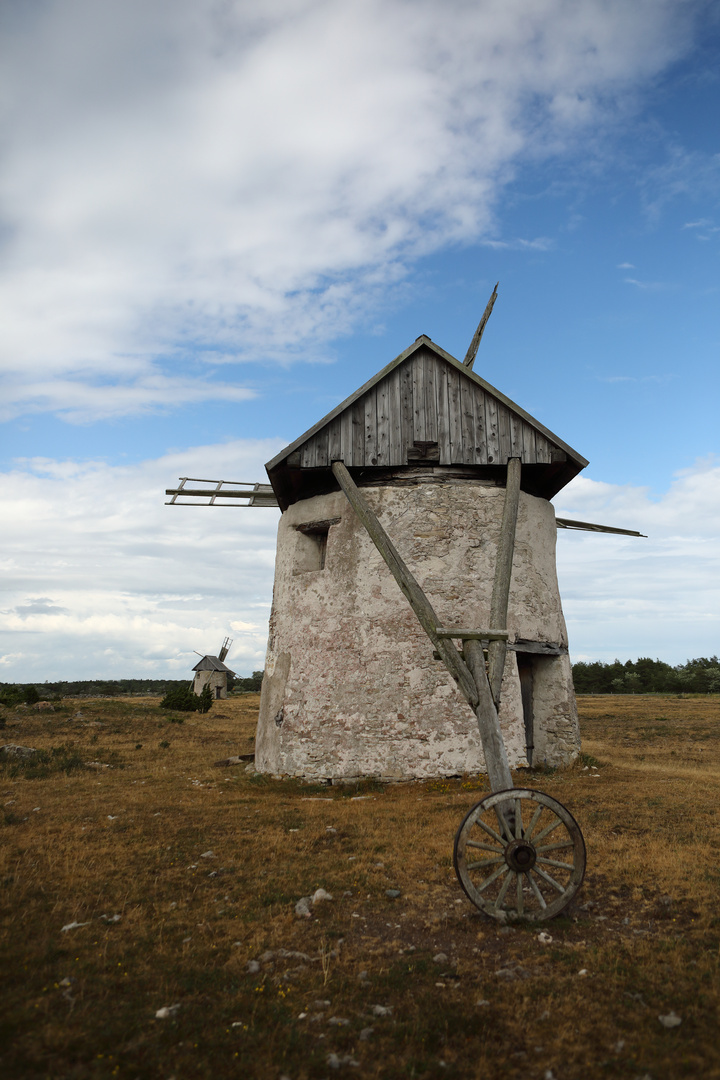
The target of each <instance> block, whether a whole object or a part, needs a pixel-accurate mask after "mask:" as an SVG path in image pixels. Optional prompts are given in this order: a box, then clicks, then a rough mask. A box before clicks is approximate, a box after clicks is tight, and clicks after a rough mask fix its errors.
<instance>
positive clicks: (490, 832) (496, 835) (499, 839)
mask: <svg viewBox="0 0 720 1080" xmlns="http://www.w3.org/2000/svg"><path fill="white" fill-rule="evenodd" d="M475 824H476V825H479V826H480V828H481V829H484V830H485V832H486V833H487V834H488V836H492V838H493V840H497V842H498V844H499V845H500V847H501V848H504V847H505V841H504V840H503V838H502V836H500V835H499V833H496V832H495V830H494V829H493V828H491V827H490V826H489V825H488V824H487V823H486V822H484V821H481V820H480V818H478V819H477V821H476V822H475Z"/></svg>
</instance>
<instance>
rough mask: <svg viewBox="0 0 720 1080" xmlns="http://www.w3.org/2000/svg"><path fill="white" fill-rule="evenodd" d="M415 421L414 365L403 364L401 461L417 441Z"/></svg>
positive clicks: (401, 386) (401, 378)
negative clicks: (415, 440)
mask: <svg viewBox="0 0 720 1080" xmlns="http://www.w3.org/2000/svg"><path fill="white" fill-rule="evenodd" d="M414 431H415V419H414V416H413V374H412V364H411V363H407V364H403V366H402V367H401V368H400V454H399V460H400V461H401V462H403V464H404V462H405V460H406V457H407V451H408V447H409V446H412V444H413V441H414V439H415V435H414Z"/></svg>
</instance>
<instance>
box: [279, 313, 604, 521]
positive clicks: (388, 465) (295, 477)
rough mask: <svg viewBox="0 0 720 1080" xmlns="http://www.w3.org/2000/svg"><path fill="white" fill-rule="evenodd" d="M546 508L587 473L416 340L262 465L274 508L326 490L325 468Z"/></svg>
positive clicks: (544, 433) (508, 405) (567, 451)
mask: <svg viewBox="0 0 720 1080" xmlns="http://www.w3.org/2000/svg"><path fill="white" fill-rule="evenodd" d="M509 457H520V458H521V459H522V462H523V484H522V486H523V489H524V490H525V491H528V492H529V493H530V494H534V495H540V496H542V497H543V498H546V499H549V498H552V496H553V495H555V494H556V493H557V492H558V491H559V490H560V489H561V488H562V487H564V486H565V484H567V483H568V482H569V481H570V480H571V479H572V478H573V476H576V475H577V473H579V472H580V470H581V469H584V468H585V466H586V465H587V464H588V463H587V460H586V459H585V458H584V457H582V456H581V455H580V454H578V452H577V451H576V450H573V449H572V447H571V446H568V444H567V443H565V442H563V440H562V439H560V438H558V436H557V435H555V434H553V432H552V431H549V430H548V428H546V427H545V426H544V425H543V424H541V423H540V422H539V421H538V420H536V419H535V418H534V417H533V416H531V415H530V414H529V413H527V412H525V410H524V409H522V408H521V407H520V406H519V405H516V404H515V402H514V401H511V400H510V398H508V397H506V396H505V394H503V393H501V391H499V390H496V389H495V387H493V386H491V385H490V384H489V383H488V382H486V381H485V380H484V379H483V378H481V377H480V376H479V375H477V374H476V373H475V372H474V371H472V370H471V369H470V368H468V367H465V366H464V365H463V364H461V363H460V362H459V361H458V360H456V359H455V357H454V356H451V355H450V354H449V353H447V352H445V350H444V349H441V348H440V347H439V346H438V345H436V344H435V343H434V342H432V341H431V340H430V338H428V337H426V336H425V335H424V334H423V335H422V336H421V337H419V338H418V339H417V340H416V341H415V342H414V343H413V344H412V345H411V346H410V348H408V349H406V350H405V352H403V353H401V354H400V356H398V357H396V359H395V360H393V361H392V362H391V363H390V364H388V365H387V367H385V368H383V369H382V371H379V372H378V373H377V375H374V376H373V378H372V379H370V380H369V381H368V382H366V383H365V384H364V385H363V386H361V387H360V388H359V389H358V390H356V391H355V393H354V394H351V395H350V397H348V398H346V399H345V401H343V402H341V404H340V405H337V406H336V407H335V408H334V409H333V410H332V412H329V413H328V414H327V416H324V417H323V418H322V420H319V421H318V422H317V423H316V424H314V425H313V427H311V428H310V429H309V431H306V432H305V433H304V434H303V435H301V436H300V437H299V438H297V439H296V440H295V441H294V442H292V443H290V445H289V446H286V447H285V449H284V450H282V451H281V452H280V453H279V454H277V455H276V456H275V457H274V458H273V459H272V461H269V462H268V463H267V465H266V469H267V473H268V476H269V478H270V483H271V484H272V486H273V489H274V491H275V494H276V496H277V499H278V503H279V504H280V507H281V508H282V509H285V508H286V507H287V506H288V505H289V504H290V503H292V502H295V501H297V500H298V499H302V498H307V497H308V496H309V495H312V494H318V493H320V492H321V491H324V490H325V491H329V490H332V489H333V488H334V487H335V483H334V478H333V476H332V472H331V469H330V467H331V465H332V462H333V461H337V460H341V461H344V463H345V465H346V466H347V468H348V469H351V470H362V476H363V477H365V478H366V479H370V478H371V477H372V475H373V474H374V473H376V474H377V475H378V478H380V475H381V473H382V472H383V471H386V470H393V471H395V470H398V469H400V470H402V469H403V468H408V467H412V466H416V465H417V464H418V463H423V464H429V463H433V464H437V465H445V466H453V467H460V468H462V469H463V470H465V471H467V472H468V473H470V474H476V475H483V476H496V477H499V476H500V475H501V473H504V471H505V466H506V464H507V460H508V458H509Z"/></svg>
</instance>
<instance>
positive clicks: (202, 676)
mask: <svg viewBox="0 0 720 1080" xmlns="http://www.w3.org/2000/svg"><path fill="white" fill-rule="evenodd" d="M231 645H232V639H231V638H229V637H226V638H225V639H224V641H223V643H222V647H221V649H220V652H219V653H218V655H217V656H210V655H209V654H208V655H203V654H202V653H197V655H198V656H199V657H200V661H199V663H197V664H196V665H195V667H194V668H193V671H194V672H195V677H194V679H193V687H192V688H193V693H194V694H197V695H198V697H199V696H200V694H202V692H203V690H204V689H205V687H206V686H209V687H210V690H211V693H212V695H213V697H214V698H215V699H216V700H217V701H219V700H220V699H221V698H226V697H227V695H228V675H234V674H235V672H234V671H231V670H230V668H229V667H226V665H225V658H226V657H227V654H228V652H229V651H230V646H231ZM194 651H195V652H197V649H196V650H194Z"/></svg>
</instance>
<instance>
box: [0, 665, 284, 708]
mask: <svg viewBox="0 0 720 1080" xmlns="http://www.w3.org/2000/svg"><path fill="white" fill-rule="evenodd" d="M262 677H263V673H262V671H253V673H252V675H249V676H248V677H247V678H241V677H238V676H237V675H236V676H234V677H233V676H231V675H228V690H232V691H233V692H236V693H237V692H240V693H242V692H245V693H247V692H253V691H255V692H257V691H259V689H260V686H261V684H262ZM191 685H192V681H191V680H189V679H72V680H61V681H59V682H43V683H32V682H31V683H0V703H2V704H4V705H19V704H20V703H21V702H26V703H27V704H29V705H32V704H34V703H35V702H36V701H39V700H40V699H45V700H47V699H48V698H64V697H122V696H124V695H138V696H139V695H142V694H153V695H155V694H168V693H170V691H172V690H182V689H187V687H189V686H191Z"/></svg>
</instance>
